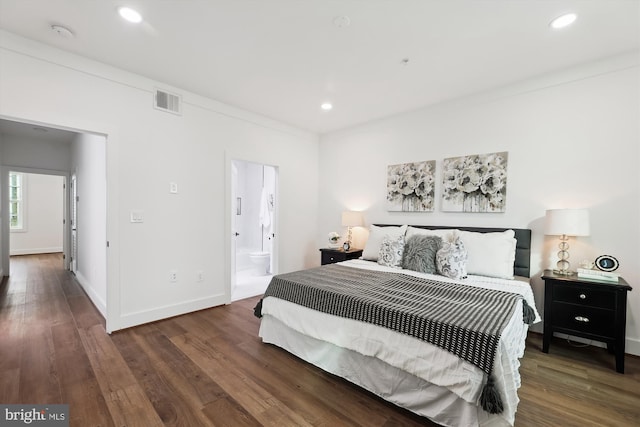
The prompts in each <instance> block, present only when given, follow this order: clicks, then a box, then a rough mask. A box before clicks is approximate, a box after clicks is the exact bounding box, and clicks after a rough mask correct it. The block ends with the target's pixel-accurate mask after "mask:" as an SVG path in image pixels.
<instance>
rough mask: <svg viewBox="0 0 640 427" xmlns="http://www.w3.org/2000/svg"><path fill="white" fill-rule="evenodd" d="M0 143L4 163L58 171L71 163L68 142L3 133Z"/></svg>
mask: <svg viewBox="0 0 640 427" xmlns="http://www.w3.org/2000/svg"><path fill="white" fill-rule="evenodd" d="M4 80H5V79H4V78H2V81H4ZM0 94H1V93H0ZM3 101H4V100H3ZM0 144H2V145H3V146H4V149H3V153H2V158H1V160H0V163H2V164H4V165H9V166H14V167H25V168H31V169H45V170H46V169H48V170H56V171H68V170H69V167H70V165H71V157H70V153H71V151H70V148H69V147H70V145H69V143H67V142H60V141H49V140H46V139H32V138H25V137H19V136H14V135H3V136H2V140H0Z"/></svg>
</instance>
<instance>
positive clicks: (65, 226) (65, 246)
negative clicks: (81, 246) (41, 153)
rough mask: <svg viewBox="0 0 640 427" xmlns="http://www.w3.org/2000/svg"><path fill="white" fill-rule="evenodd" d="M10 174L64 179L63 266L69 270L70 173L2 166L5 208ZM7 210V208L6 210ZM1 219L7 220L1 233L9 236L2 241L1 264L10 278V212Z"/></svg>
mask: <svg viewBox="0 0 640 427" xmlns="http://www.w3.org/2000/svg"><path fill="white" fill-rule="evenodd" d="M9 172H20V173H26V174H34V175H49V176H61V177H62V182H63V186H64V187H63V188H64V189H63V191H62V197H63V200H62V205H63V212H62V220H63V221H62V222H63V223H62V253H63V265H64V268H65V270H68V269H69V242H70V240H69V237H70V235H69V230H70V228H69V203H68V200H69V189H68V185H67V184H68V182H69V173H68V172H67V171H63V170H55V169H39V168H29V167H22V166H10V165H3V166H0V173H1V174H2V177H1V178H0V185H2V188H3V189H5V191H3V192H2V194H3V195H4V194H6V196H3V200H2V202H1V203H0V205H3V206H8V205H9V192H8V191H6V189H7V188H8V187H9ZM5 209H6V208H5ZM0 217H2V218H5V220H3V221H2V224H1V226H0V233H2V236H7V238H6V239H2V253H3V254H4V255H3V258H4V259H3V260H0V263H1V264H2V267H3V268H2V270H3V271H4V275H5V276H9V275H10V274H11V273H10V269H11V263H10V262H9V259H10V257H11V254H10V252H11V243H10V240H11V239H10V236H11V229H10V226H9V214H8V212H7V213H6V215H5V214H4V212H2V215H0Z"/></svg>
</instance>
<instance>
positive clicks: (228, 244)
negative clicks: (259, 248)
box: [224, 151, 280, 304]
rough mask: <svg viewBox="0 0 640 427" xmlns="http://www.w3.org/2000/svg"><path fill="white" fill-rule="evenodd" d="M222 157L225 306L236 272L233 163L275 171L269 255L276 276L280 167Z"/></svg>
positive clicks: (243, 157) (234, 156) (227, 155)
mask: <svg viewBox="0 0 640 427" xmlns="http://www.w3.org/2000/svg"><path fill="white" fill-rule="evenodd" d="M224 157H225V203H224V206H225V217H224V222H225V233H224V236H225V275H224V277H225V287H224V289H225V290H224V293H225V304H230V303H231V291H232V287H233V284H234V283H235V280H236V271H235V265H236V253H235V245H234V238H235V236H234V235H233V233H234V231H235V230H234V229H233V217H232V214H234V215H235V200H234V194H233V189H232V180H233V162H234V161H238V162H249V163H256V164H260V165H264V166H271V167H273V168H274V169H275V174H276V176H275V181H276V182H275V193H276V194H275V200H276V203H275V206H274V210H273V234H274V235H275V237H274V242H273V246H272V247H273V252H272V253H271V257H272V258H271V259H272V266H273V271H272V272H271V273H272V274H277V273H278V271H279V270H280V263H279V253H280V244H279V241H280V239H279V238H278V235H279V234H278V230H279V229H280V227H279V209H278V205H279V202H278V200H279V193H280V182H279V176H280V166H279V165H277V164H271V163H269V162H265V161H264V160H261V159H256V158H251V157H250V156H246V155H240V154H233V153H230V152H229V151H225V155H224Z"/></svg>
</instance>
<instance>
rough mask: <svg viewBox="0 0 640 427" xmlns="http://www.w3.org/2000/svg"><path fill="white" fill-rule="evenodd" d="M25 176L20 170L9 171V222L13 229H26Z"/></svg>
mask: <svg viewBox="0 0 640 427" xmlns="http://www.w3.org/2000/svg"><path fill="white" fill-rule="evenodd" d="M24 193H25V177H24V174H21V173H19V172H9V224H10V229H11V231H23V230H25V228H26V227H25V222H24V196H25V194H24Z"/></svg>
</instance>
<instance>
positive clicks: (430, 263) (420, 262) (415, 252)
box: [402, 234, 442, 274]
mask: <svg viewBox="0 0 640 427" xmlns="http://www.w3.org/2000/svg"><path fill="white" fill-rule="evenodd" d="M440 247H442V238H441V237H438V236H425V235H420V234H415V235H413V236H411V237H409V238H408V239H407V242H406V243H405V245H404V255H403V256H402V268H406V269H407V270H413V271H419V272H421V273H429V274H436V273H437V271H438V270H437V269H436V252H438V249H440Z"/></svg>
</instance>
